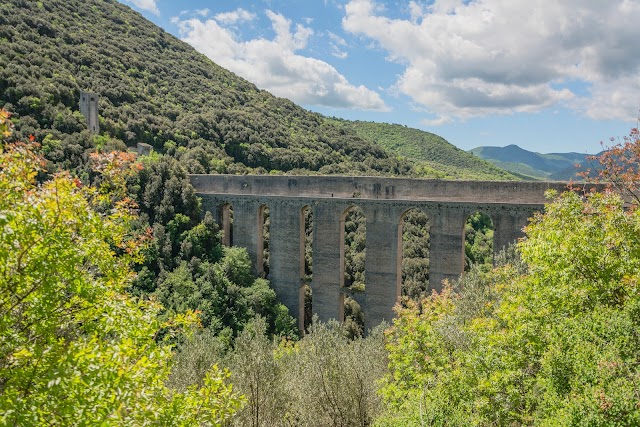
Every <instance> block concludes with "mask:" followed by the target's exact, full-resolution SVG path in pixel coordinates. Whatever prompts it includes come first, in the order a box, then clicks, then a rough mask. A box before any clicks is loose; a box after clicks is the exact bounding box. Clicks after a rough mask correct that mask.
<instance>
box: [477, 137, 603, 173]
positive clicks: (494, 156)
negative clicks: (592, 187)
mask: <svg viewBox="0 0 640 427" xmlns="http://www.w3.org/2000/svg"><path fill="white" fill-rule="evenodd" d="M469 152H470V153H471V154H473V155H475V156H478V157H480V158H481V159H484V160H486V161H488V162H490V163H493V164H494V165H496V166H498V167H499V168H501V169H505V170H507V171H509V172H512V173H514V174H517V175H519V176H521V177H522V178H524V179H533V180H550V181H568V180H570V179H573V180H574V181H575V180H579V177H577V176H576V173H578V172H581V171H585V170H588V169H591V168H592V165H591V162H590V161H589V160H588V159H587V157H589V156H593V155H594V154H587V153H575V152H571V153H549V154H542V153H536V152H533V151H528V150H525V149H523V148H520V147H518V146H517V145H513V144H512V145H507V146H506V147H486V146H485V147H477V148H474V149H472V150H469ZM599 154H600V153H598V154H596V155H599Z"/></svg>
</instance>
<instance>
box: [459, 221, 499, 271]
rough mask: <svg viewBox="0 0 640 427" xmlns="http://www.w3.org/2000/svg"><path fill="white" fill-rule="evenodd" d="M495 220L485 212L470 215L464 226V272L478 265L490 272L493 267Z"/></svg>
mask: <svg viewBox="0 0 640 427" xmlns="http://www.w3.org/2000/svg"><path fill="white" fill-rule="evenodd" d="M493 231H494V225H493V220H492V219H491V217H490V216H489V215H487V214H486V213H484V212H481V211H476V212H474V213H472V214H471V215H469V217H468V218H467V221H466V223H465V225H464V271H469V270H470V269H471V267H472V266H474V265H476V266H478V267H480V268H481V269H482V270H486V271H488V270H490V269H491V267H492V265H493Z"/></svg>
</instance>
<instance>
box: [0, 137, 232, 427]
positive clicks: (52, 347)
mask: <svg viewBox="0 0 640 427" xmlns="http://www.w3.org/2000/svg"><path fill="white" fill-rule="evenodd" d="M41 165H42V160H41V159H40V158H38V157H37V156H35V155H34V154H32V152H31V151H30V149H29V147H28V146H26V145H9V146H7V147H5V150H4V151H3V152H1V153H0V228H1V232H0V424H1V425H21V426H22V425H24V426H26V425H52V424H57V425H90V424H100V425H127V426H135V425H176V426H187V425H189V426H190V425H196V424H198V425H221V423H222V422H224V421H225V420H226V419H228V418H229V417H230V416H231V415H232V414H233V413H234V412H235V411H236V410H237V409H238V408H239V407H240V404H241V400H240V399H239V397H238V395H237V394H236V393H234V392H233V391H232V389H231V386H230V385H228V384H227V383H226V377H227V376H228V374H226V373H224V372H223V371H220V370H219V369H218V368H217V367H215V366H214V367H212V369H210V370H209V371H208V372H207V374H206V376H205V378H204V380H203V382H202V386H201V387H195V386H192V387H189V388H187V389H186V390H184V391H183V392H175V391H173V390H170V389H169V388H167V387H166V386H165V381H166V379H167V377H168V374H169V366H170V360H171V357H172V354H171V349H170V348H169V347H168V346H165V345H162V344H158V343H157V342H156V338H157V334H158V332H159V330H160V329H161V326H162V325H161V324H160V323H159V321H158V310H159V307H158V306H157V305H155V304H153V303H150V302H147V301H143V300H136V299H133V298H131V297H129V296H128V295H127V294H126V293H125V288H126V287H127V285H128V284H129V282H130V280H131V278H132V273H131V270H130V268H129V265H130V263H131V262H132V261H135V260H138V259H139V242H138V241H137V239H136V238H135V237H134V236H131V235H130V233H129V222H130V220H131V215H130V213H129V209H130V208H131V205H130V204H127V203H126V201H125V200H119V201H117V202H116V203H115V204H114V206H112V208H111V209H109V210H108V211H106V213H104V214H98V213H97V212H96V211H95V210H94V206H98V205H100V204H102V203H104V202H105V198H104V197H103V196H104V194H100V193H99V192H97V191H95V190H94V189H92V188H90V187H82V185H81V184H80V183H79V181H78V180H75V179H72V178H70V177H69V176H68V175H66V174H60V175H57V176H54V177H53V178H52V179H50V180H49V181H46V182H45V183H43V184H41V185H37V184H36V182H35V177H36V175H37V173H38V171H39V170H40V168H41ZM194 320H195V319H194V318H193V315H188V314H187V315H183V316H179V317H176V318H173V319H170V320H169V321H168V322H167V323H166V324H165V325H164V329H165V331H167V332H169V333H170V332H172V331H175V330H176V328H179V327H180V325H181V324H189V323H192V322H193V321H194Z"/></svg>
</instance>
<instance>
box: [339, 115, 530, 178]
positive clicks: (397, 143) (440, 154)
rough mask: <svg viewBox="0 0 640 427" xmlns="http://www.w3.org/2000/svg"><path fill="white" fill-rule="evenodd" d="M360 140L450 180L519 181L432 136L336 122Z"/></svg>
mask: <svg viewBox="0 0 640 427" xmlns="http://www.w3.org/2000/svg"><path fill="white" fill-rule="evenodd" d="M334 120H335V122H336V123H337V124H338V125H339V126H342V127H343V128H345V129H353V130H355V132H356V133H357V134H358V136H360V137H361V138H363V139H365V140H367V141H371V142H373V143H375V144H378V145H379V146H381V147H383V148H385V149H387V150H389V151H391V152H394V153H396V154H397V155H400V156H403V157H406V158H409V159H412V160H414V161H417V162H419V164H420V168H421V169H422V170H423V171H424V173H425V174H428V175H431V176H436V177H439V178H449V179H452V178H453V179H496V180H504V179H518V177H516V176H514V175H513V174H511V173H508V172H506V171H505V170H502V169H500V168H498V167H496V166H494V165H492V164H491V163H489V162H486V161H484V160H482V159H479V158H478V157H475V156H473V155H471V154H469V153H467V152H466V151H463V150H461V149H459V148H457V147H455V146H454V145H452V144H450V143H449V142H448V141H447V140H446V139H444V138H442V137H440V136H438V135H435V134H433V133H429V132H425V131H421V130H418V129H413V128H408V127H406V126H401V125H395V124H387V123H374V122H364V121H354V122H352V121H347V120H340V119H334Z"/></svg>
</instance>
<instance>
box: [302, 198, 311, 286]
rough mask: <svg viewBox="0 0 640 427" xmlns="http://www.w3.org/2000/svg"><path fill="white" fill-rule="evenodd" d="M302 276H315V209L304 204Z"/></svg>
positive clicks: (304, 279)
mask: <svg viewBox="0 0 640 427" xmlns="http://www.w3.org/2000/svg"><path fill="white" fill-rule="evenodd" d="M300 278H301V279H302V280H303V281H307V282H309V281H311V280H312V278H313V210H312V209H311V206H309V205H304V206H303V207H302V209H300Z"/></svg>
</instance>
